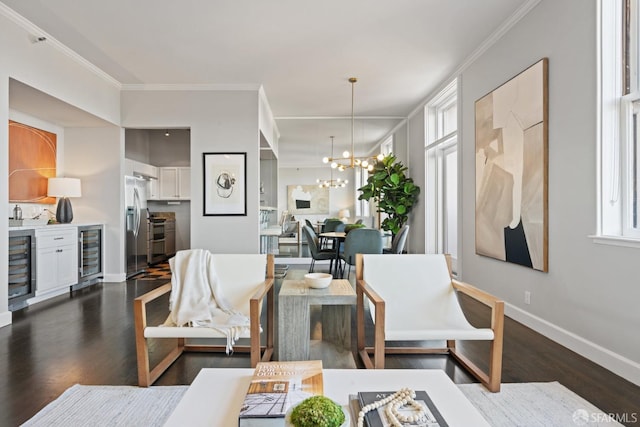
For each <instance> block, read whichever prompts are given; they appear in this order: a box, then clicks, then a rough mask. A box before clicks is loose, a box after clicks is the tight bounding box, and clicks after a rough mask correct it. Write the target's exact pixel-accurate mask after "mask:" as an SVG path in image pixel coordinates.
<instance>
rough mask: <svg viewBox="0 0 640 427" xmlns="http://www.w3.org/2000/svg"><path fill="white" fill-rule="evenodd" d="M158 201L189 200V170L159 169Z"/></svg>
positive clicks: (182, 168)
mask: <svg viewBox="0 0 640 427" xmlns="http://www.w3.org/2000/svg"><path fill="white" fill-rule="evenodd" d="M159 176H160V195H159V197H158V199H160V200H189V199H190V198H191V168H190V167H162V168H159Z"/></svg>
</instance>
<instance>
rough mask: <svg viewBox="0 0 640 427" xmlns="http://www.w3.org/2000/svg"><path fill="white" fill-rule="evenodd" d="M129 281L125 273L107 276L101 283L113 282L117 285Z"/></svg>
mask: <svg viewBox="0 0 640 427" xmlns="http://www.w3.org/2000/svg"><path fill="white" fill-rule="evenodd" d="M126 280H127V275H126V274H125V273H122V274H105V275H104V277H103V278H102V280H101V282H102V283H107V282H108V283H111V282H115V283H120V282H124V281H126Z"/></svg>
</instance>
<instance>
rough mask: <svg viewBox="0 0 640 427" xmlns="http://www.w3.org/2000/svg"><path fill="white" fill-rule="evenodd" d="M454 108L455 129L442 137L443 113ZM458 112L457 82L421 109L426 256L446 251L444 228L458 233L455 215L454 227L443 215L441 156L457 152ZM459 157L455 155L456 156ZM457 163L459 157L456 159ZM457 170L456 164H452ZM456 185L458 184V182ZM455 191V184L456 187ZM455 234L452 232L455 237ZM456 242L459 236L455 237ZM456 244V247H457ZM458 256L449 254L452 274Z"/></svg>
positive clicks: (443, 186)
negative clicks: (423, 142) (423, 144)
mask: <svg viewBox="0 0 640 427" xmlns="http://www.w3.org/2000/svg"><path fill="white" fill-rule="evenodd" d="M454 105H455V108H456V117H455V129H454V130H452V131H451V132H448V133H447V134H445V133H444V132H445V130H446V129H448V128H447V126H446V124H445V122H444V119H445V116H446V113H447V112H448V111H450V108H451V107H452V106H454ZM459 112H460V106H459V104H458V79H454V80H452V81H451V82H450V83H449V84H447V85H446V86H445V88H444V89H443V90H442V91H440V93H438V95H436V96H435V97H434V98H433V99H432V100H430V101H429V102H428V103H427V104H426V106H425V130H426V132H425V151H424V155H425V186H424V187H425V197H426V209H425V210H426V212H425V230H426V237H425V238H426V241H425V249H426V252H427V253H442V252H444V251H446V250H447V249H448V248H447V242H446V240H447V235H448V234H447V233H448V227H450V226H451V225H453V226H455V228H456V230H459V220H458V217H457V216H456V223H455V224H448V223H447V219H446V217H447V215H446V212H445V209H446V207H447V205H446V203H447V195H446V194H445V190H446V178H445V174H446V172H447V171H446V168H445V162H444V159H445V156H446V155H447V154H448V153H450V152H452V151H455V152H456V153H457V152H458V151H459V147H458V145H459V144H458V142H459V139H458V129H459ZM458 157H459V156H458ZM458 163H459V158H458ZM456 168H458V164H457V165H456ZM456 177H457V179H459V172H458V170H456ZM458 184H459V183H458ZM458 188H459V185H458ZM459 193H460V192H459V190H457V191H456V194H455V197H456V206H459V198H460V196H459ZM458 234H459V233H458V232H457V231H456V235H458ZM457 240H459V237H458V238H457ZM458 243H459V242H458V241H456V242H455V245H456V248H458V247H459V244H458ZM457 255H459V254H452V267H453V271H454V272H457V261H458V256H457Z"/></svg>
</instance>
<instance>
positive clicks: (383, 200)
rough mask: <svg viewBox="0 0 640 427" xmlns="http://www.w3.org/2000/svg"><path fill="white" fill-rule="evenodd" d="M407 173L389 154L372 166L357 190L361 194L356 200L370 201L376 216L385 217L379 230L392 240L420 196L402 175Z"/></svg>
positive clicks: (410, 180) (416, 189)
mask: <svg viewBox="0 0 640 427" xmlns="http://www.w3.org/2000/svg"><path fill="white" fill-rule="evenodd" d="M407 169H408V168H407V167H406V166H404V165H403V164H402V162H398V161H397V159H396V157H395V156H394V155H393V154H389V155H388V156H386V157H385V158H384V159H382V160H381V161H379V162H377V163H376V164H375V165H374V168H373V170H372V171H371V172H370V173H369V178H368V179H367V183H366V184H365V185H363V186H362V187H360V188H358V191H361V192H362V194H360V196H359V197H358V200H367V201H368V200H370V199H373V200H374V201H376V203H377V204H378V212H379V213H380V212H383V213H385V214H387V217H386V218H385V219H384V220H383V221H382V224H381V228H382V229H383V230H386V231H390V232H391V233H392V234H393V235H394V236H395V235H396V234H397V233H398V231H400V228H402V226H403V225H404V224H405V223H406V222H407V220H408V219H409V212H411V210H412V209H413V206H414V205H415V204H416V203H417V201H418V195H419V194H420V187H418V186H417V185H415V184H414V183H413V179H412V178H409V177H407V176H406V175H405V171H406V170H407Z"/></svg>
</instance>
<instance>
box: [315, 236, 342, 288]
mask: <svg viewBox="0 0 640 427" xmlns="http://www.w3.org/2000/svg"><path fill="white" fill-rule="evenodd" d="M319 237H320V238H323V239H331V240H333V247H334V248H335V251H336V255H335V262H334V263H333V269H332V271H330V273H331V274H333V277H334V278H336V279H337V278H338V274H339V273H340V243H342V242H344V239H345V238H346V237H347V233H345V232H344V231H327V232H326V233H320V234H319Z"/></svg>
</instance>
